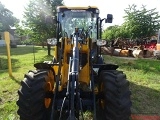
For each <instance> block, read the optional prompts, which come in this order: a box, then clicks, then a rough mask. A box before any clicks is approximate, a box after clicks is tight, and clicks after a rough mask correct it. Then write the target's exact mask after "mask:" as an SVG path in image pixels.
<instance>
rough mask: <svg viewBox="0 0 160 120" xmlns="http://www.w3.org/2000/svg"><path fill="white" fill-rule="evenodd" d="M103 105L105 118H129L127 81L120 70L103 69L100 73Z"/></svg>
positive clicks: (112, 119)
mask: <svg viewBox="0 0 160 120" xmlns="http://www.w3.org/2000/svg"><path fill="white" fill-rule="evenodd" d="M100 81H101V82H100V83H101V90H102V94H103V96H104V99H102V101H103V105H104V106H103V107H102V109H103V110H104V115H105V116H104V118H105V119H106V120H129V119H130V115H131V109H130V108H131V100H130V95H131V92H130V90H129V81H127V80H126V75H125V74H124V73H123V72H122V71H117V70H104V71H101V73H100Z"/></svg>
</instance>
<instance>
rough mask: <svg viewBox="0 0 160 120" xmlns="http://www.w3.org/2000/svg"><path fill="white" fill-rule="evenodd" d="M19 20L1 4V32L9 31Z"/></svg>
mask: <svg viewBox="0 0 160 120" xmlns="http://www.w3.org/2000/svg"><path fill="white" fill-rule="evenodd" d="M16 22H19V20H18V19H17V18H16V17H14V16H13V13H12V12H11V11H10V10H8V9H7V8H5V6H4V5H3V4H2V3H1V2H0V32H4V31H8V30H9V29H10V28H11V27H13V26H14V24H15V23H16Z"/></svg>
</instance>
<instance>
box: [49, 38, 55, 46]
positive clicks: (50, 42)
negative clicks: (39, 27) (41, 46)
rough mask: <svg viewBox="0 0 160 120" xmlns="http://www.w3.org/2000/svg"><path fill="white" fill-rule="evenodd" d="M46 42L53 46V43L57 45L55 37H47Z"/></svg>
mask: <svg viewBox="0 0 160 120" xmlns="http://www.w3.org/2000/svg"><path fill="white" fill-rule="evenodd" d="M47 44H49V45H52V46H55V45H57V39H56V38H49V39H47Z"/></svg>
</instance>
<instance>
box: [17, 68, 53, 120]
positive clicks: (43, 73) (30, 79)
mask: <svg viewBox="0 0 160 120" xmlns="http://www.w3.org/2000/svg"><path fill="white" fill-rule="evenodd" d="M49 73H51V74H52V73H53V75H52V76H51V74H50V76H49ZM53 76H54V77H55V75H54V72H49V70H35V71H29V72H28V74H25V77H24V80H23V81H22V82H21V88H20V89H19V90H18V95H19V100H18V101H17V105H18V106H19V109H18V111H17V113H18V115H19V116H20V120H47V119H49V117H50V112H51V103H52V99H51V102H50V106H49V107H48V108H46V106H45V98H46V92H47V89H46V85H47V83H48V79H49V78H53ZM52 86H53V82H52Z"/></svg>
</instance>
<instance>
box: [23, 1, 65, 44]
mask: <svg viewBox="0 0 160 120" xmlns="http://www.w3.org/2000/svg"><path fill="white" fill-rule="evenodd" d="M58 5H62V0H52V1H50V0H31V1H30V3H29V4H28V6H27V7H26V8H25V13H24V18H25V21H24V22H23V23H24V24H25V27H28V28H29V29H30V30H31V31H32V32H30V35H29V36H30V37H31V38H32V40H34V41H36V42H41V43H44V42H45V41H46V39H47V38H52V37H55V33H56V23H54V22H53V20H54V18H55V16H56V13H55V10H56V6H58ZM51 17H52V24H50V23H47V22H48V20H51V19H48V18H51Z"/></svg>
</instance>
